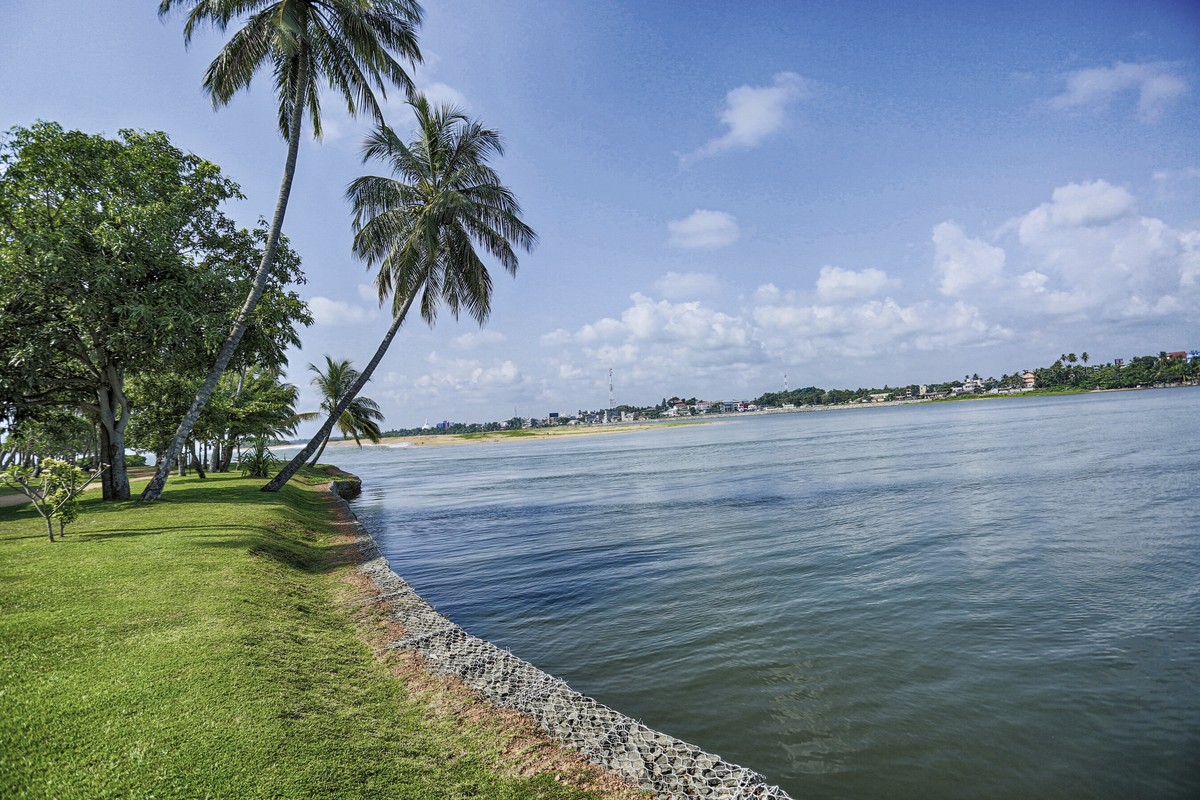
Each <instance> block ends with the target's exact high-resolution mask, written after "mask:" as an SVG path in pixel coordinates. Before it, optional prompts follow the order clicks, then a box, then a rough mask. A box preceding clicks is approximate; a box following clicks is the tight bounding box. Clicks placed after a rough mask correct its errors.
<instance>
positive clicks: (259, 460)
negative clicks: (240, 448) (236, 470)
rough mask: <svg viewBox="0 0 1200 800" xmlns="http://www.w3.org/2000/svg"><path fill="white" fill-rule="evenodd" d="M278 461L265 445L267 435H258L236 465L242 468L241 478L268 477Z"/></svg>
mask: <svg viewBox="0 0 1200 800" xmlns="http://www.w3.org/2000/svg"><path fill="white" fill-rule="evenodd" d="M278 461H279V459H277V458H275V456H274V454H272V453H271V449H270V448H269V447H267V437H265V436H259V437H256V438H255V439H254V442H253V444H252V445H251V446H250V449H249V450H248V451H246V452H244V453H242V458H241V460H240V461H238V466H239V467H241V468H242V477H243V478H247V477H248V478H269V477H270V476H271V473H272V472H274V471H275V465H276V464H277V463H278Z"/></svg>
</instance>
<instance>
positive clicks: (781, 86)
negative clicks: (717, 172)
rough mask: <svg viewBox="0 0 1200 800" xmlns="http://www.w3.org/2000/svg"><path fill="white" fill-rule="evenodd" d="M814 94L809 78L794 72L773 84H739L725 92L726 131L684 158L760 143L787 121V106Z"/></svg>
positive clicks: (783, 74) (723, 121)
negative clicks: (806, 78)
mask: <svg viewBox="0 0 1200 800" xmlns="http://www.w3.org/2000/svg"><path fill="white" fill-rule="evenodd" d="M811 94H812V89H811V88H810V85H809V82H808V81H807V80H805V79H804V78H802V77H800V76H799V75H797V74H796V73H794V72H780V73H778V74H777V75H775V78H774V80H773V81H772V83H771V85H769V86H738V87H737V88H735V89H731V90H730V91H729V92H728V93H727V94H726V95H725V107H724V108H723V109H722V110H721V113H720V115H719V116H720V119H721V124H722V125H724V126H725V128H726V131H725V133H724V134H722V135H721V136H718V137H717V138H715V139H712V140H710V141H708V142H707V143H706V144H704V145H703V146H702V147H700V148H698V149H697V150H695V151H693V152H692V153H690V154H688V155H686V156H683V157H682V158H681V161H682V162H684V163H687V162H689V161H692V160H695V159H698V158H705V157H707V156H713V155H716V154H718V153H723V152H725V151H727V150H733V149H740V148H749V147H757V146H758V145H759V144H761V143H762V141H763V140H764V139H766V138H767V137H768V136H770V135H771V134H773V133H775V132H777V131H778V130H780V129H781V128H782V127H783V126H784V124H785V123H786V121H787V109H788V107H789V106H790V105H791V104H792V103H794V102H795V101H796V100H799V99H802V98H805V97H808V96H810V95H811Z"/></svg>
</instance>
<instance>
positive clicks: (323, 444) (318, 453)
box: [308, 436, 329, 467]
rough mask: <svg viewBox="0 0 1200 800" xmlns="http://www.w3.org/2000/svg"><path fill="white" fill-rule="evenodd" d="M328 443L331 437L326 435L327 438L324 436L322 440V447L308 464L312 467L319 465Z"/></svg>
mask: <svg viewBox="0 0 1200 800" xmlns="http://www.w3.org/2000/svg"><path fill="white" fill-rule="evenodd" d="M327 444H329V437H328V436H326V437H325V438H324V439H323V440H322V441H321V449H320V450H318V451H317V454H316V455H315V456H313V459H312V461H310V462H308V465H309V466H310V467H315V466H316V465H317V462H318V461H320V460H321V455H322V454H323V453H324V452H325V445H327Z"/></svg>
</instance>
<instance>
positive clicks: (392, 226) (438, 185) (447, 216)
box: [263, 96, 537, 492]
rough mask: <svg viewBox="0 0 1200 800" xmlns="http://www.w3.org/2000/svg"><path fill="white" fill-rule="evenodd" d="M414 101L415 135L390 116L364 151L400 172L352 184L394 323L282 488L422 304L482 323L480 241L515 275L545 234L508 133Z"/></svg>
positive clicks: (366, 245) (359, 249)
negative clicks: (525, 205) (511, 168)
mask: <svg viewBox="0 0 1200 800" xmlns="http://www.w3.org/2000/svg"><path fill="white" fill-rule="evenodd" d="M410 105H412V107H413V110H414V111H415V113H416V117H417V130H416V133H415V135H414V138H413V140H412V141H411V142H407V143H406V142H404V141H403V140H401V139H400V137H399V136H397V135H396V133H395V132H394V131H393V130H392V129H391V128H389V127H387V126H386V125H380V126H379V127H378V128H377V129H376V130H375V131H374V132H373V133H372V134H371V136H369V137H368V138H367V141H366V143H365V144H364V146H363V160H364V161H370V160H371V159H379V160H381V161H383V162H385V163H387V164H388V166H389V167H390V168H391V172H392V177H380V176H374V175H369V176H364V177H361V178H358V179H356V180H355V181H354V182H352V183H351V184H350V187H349V188H348V189H347V190H346V195H347V197H348V198H349V199H350V202H351V204H352V205H353V207H354V231H355V235H354V254H355V255H356V256H358V257H359V258H361V259H363V260H365V261H366V262H367V264H368V266H378V267H379V272H378V273H377V274H376V276H375V288H376V290H377V291H378V293H379V302H380V303H383V302H384V301H385V300H387V299H388V298H389V297H390V298H391V300H392V324H391V327H390V328H388V332H387V334H385V335H384V337H383V341H382V342H381V343H380V344H379V347H378V349H376V351H375V355H374V356H372V357H371V361H370V362H369V363H368V364H367V366H366V368H365V369H364V370H363V372H362V374H361V375H360V376H359V378H358V380H357V381H355V384H354V386H353V387H352V388H351V390H350V391H349V392H348V393H347V394H346V396H345V397H344V398H342V401H341V402H340V403H338V405H337V406H336V407H335V408H334V410H333V411H332V412H331V413H330V416H329V419H327V420H326V421H325V425H324V426H323V427H322V429H321V431H320V432H318V433H317V435H316V436H315V437H313V440H312V441H311V442H309V443H308V446H307V447H305V448H304V449H303V450H301V451H300V452H299V453H298V454H296V457H295V458H293V459H292V461H291V463H290V464H288V465H287V466H286V467H285V468H284V469H283V470H282V471H281V472H280V473H279V474H278V475H276V476H275V477H274V478H273V479H272V480H271V482H270V483H268V484H267V485H266V486H264V487H263V491H266V492H275V491H278V490H279V489H280V488H281V487H282V486H283V485H284V484H285V483H287V482H288V480H289V479H290V478H291V477H292V475H294V474H295V473H296V470H297V469H299V468H300V466H301V465H302V464H303V463H304V462H305V460H306V459H307V458H308V457H309V456H311V455H312V452H313V451H314V450H315V449H316V448H317V445H318V443H319V442H320V440H321V439H322V438H323V437H325V436H327V435H328V433H329V431H330V429H332V427H333V425H334V422H335V420H336V419H337V418H338V416H339V415H340V414H341V413H342V411H343V410H344V409H345V407H346V406H347V405H348V404H349V402H350V400H352V399H353V398H354V397H355V396H357V395H358V393H359V391H361V390H362V387H363V385H364V384H366V382H367V380H369V379H370V377H371V373H372V372H374V371H375V367H376V366H378V365H379V362H380V360H381V359H382V358H383V355H384V353H386V352H387V349H388V347H389V346H390V345H391V343H392V339H393V338H395V336H396V332H397V331H398V330H399V329H400V326H401V325H402V324H403V323H404V320H405V318H406V317H407V316H408V310H409V308H411V307H412V305H413V303H418V307H419V308H420V312H421V318H422V319H424V320H425V321H426V322H427V323H428V324H430V325H432V324H433V322H434V320H435V319H436V318H437V312H438V308H439V306H441V305H443V304H444V305H445V306H446V307H447V308H448V309H449V310H450V313H451V314H453V315H454V317H455V319H457V318H458V315H459V313H460V312H461V311H464V310H465V311H466V312H467V313H468V314H469V315H470V316H471V317H472V318H473V319H474V320H475V321H476V322H478V323H479V324H480V325H482V324H483V323H484V322H485V321H486V320H487V318H488V315H489V313H490V312H491V295H492V278H491V275H490V273H489V272H488V268H487V265H486V264H484V263H483V260H482V259H481V258H480V257H479V254H478V253H477V252H476V247H477V246H479V247H482V248H483V250H485V251H486V252H487V253H488V254H490V255H491V256H492V257H493V258H495V259H496V260H497V261H498V262H500V265H501V266H502V267H504V269H505V270H506V271H507V272H508V273H509V274H512V275H515V274H516V272H517V255H516V252H515V251H514V246H515V247H519V248H521V249H523V250H525V251H526V252H529V251H530V250H532V249H533V247H534V245H535V244H536V243H537V234H535V233H534V232H533V229H532V228H530V227H529V226H528V225H526V224H525V223H524V222H523V221H522V220H521V218H520V214H521V206H520V204H519V203H518V202H517V199H516V197H515V196H514V195H513V193H512V190H510V189H509V188H508V187H506V186H504V185H503V184H502V183H500V177H499V176H498V175H497V174H496V171H495V170H494V169H492V167H491V166H490V165H489V163H488V162H489V160H490V159H491V157H492V156H499V155H503V153H504V147H503V144H502V142H501V139H500V134H498V133H497V132H496V131H494V130H491V129H488V128H484V127H483V126H482V125H480V124H479V123H478V122H476V121H473V120H471V119H469V118H468V117H467V116H466V115H465V114H464V113H463V112H462V111H460V110H458V109H457V108H454V107H453V106H447V105H443V106H439V107H437V108H436V109H435V108H432V107H431V106H430V104H429V101H428V100H427V99H426V98H424V97H423V96H417V97H415V98H414V99H413V100H412V101H411V103H410Z"/></svg>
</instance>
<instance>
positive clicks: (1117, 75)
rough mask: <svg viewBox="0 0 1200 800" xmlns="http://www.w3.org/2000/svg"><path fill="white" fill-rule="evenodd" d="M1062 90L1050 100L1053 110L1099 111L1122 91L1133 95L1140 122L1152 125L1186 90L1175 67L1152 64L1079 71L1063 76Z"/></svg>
mask: <svg viewBox="0 0 1200 800" xmlns="http://www.w3.org/2000/svg"><path fill="white" fill-rule="evenodd" d="M1066 84H1067V86H1066V89H1065V90H1064V91H1063V92H1062V93H1061V94H1059V95H1056V96H1055V97H1053V98H1051V99H1050V107H1051V108H1056V109H1084V110H1103V109H1106V108H1108V106H1109V105H1110V104H1111V103H1112V101H1113V100H1114V99H1115V98H1117V97H1119V96H1121V95H1122V94H1125V93H1126V92H1136V93H1137V98H1138V100H1137V114H1138V118H1139V119H1140V120H1141V121H1142V122H1155V121H1157V120H1158V119H1159V118H1161V117H1162V115H1163V113H1165V112H1166V110H1167V108H1168V107H1169V106H1170V105H1171V103H1173V102H1174V101H1176V100H1178V99H1179V98H1180V97H1182V96H1183V95H1184V94H1185V93H1186V92H1187V91H1188V84H1187V81H1186V80H1184V78H1183V77H1182V76H1180V75H1179V74H1178V72H1177V68H1176V67H1175V65H1173V64H1170V63H1167V62H1164V61H1156V62H1150V63H1144V64H1128V63H1126V62H1124V61H1118V62H1117V63H1116V64H1114V65H1113V66H1111V67H1095V68H1092V69H1081V70H1077V71H1075V72H1071V73H1068V74H1067V75H1066Z"/></svg>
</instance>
